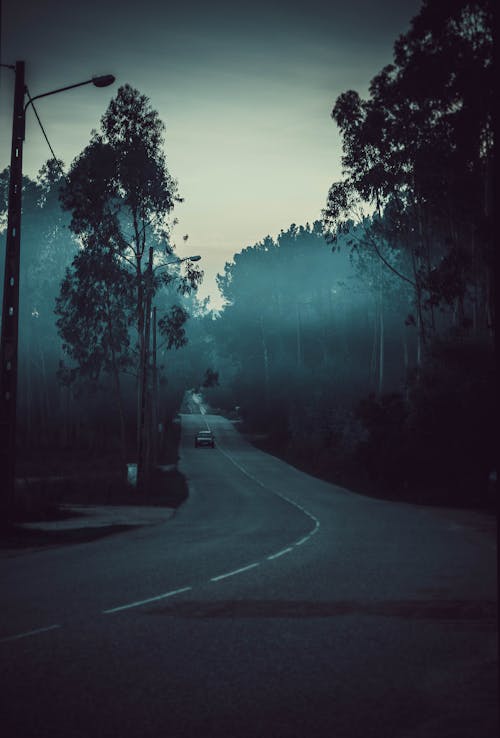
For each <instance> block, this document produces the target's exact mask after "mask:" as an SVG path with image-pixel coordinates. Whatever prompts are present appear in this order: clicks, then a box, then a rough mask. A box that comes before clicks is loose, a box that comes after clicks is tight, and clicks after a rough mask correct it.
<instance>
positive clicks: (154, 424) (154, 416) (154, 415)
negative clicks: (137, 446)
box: [151, 305, 159, 467]
mask: <svg viewBox="0 0 500 738" xmlns="http://www.w3.org/2000/svg"><path fill="white" fill-rule="evenodd" d="M151 379H152V383H153V386H152V389H151V433H152V457H153V467H156V464H157V463H158V418H159V412H158V365H157V359H156V305H155V306H154V307H153V367H152V377H151Z"/></svg>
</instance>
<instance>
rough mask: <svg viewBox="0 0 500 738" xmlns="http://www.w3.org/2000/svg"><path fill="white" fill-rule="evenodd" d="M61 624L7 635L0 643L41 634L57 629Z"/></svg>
mask: <svg viewBox="0 0 500 738" xmlns="http://www.w3.org/2000/svg"><path fill="white" fill-rule="evenodd" d="M60 627H61V626H60V625H49V626H47V628H37V629H36V630H28V631H26V633H18V634H17V635H13V636H7V637H6V638H0V643H7V642H8V641H18V640H20V639H21V638H29V637H30V636H34V635H39V634H40V633H46V632H47V631H48V630H56V628H60Z"/></svg>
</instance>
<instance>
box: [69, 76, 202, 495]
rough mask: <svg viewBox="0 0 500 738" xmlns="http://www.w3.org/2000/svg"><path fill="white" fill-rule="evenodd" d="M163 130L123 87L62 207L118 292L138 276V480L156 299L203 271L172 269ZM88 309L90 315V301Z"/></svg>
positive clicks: (78, 165)
mask: <svg viewBox="0 0 500 738" xmlns="http://www.w3.org/2000/svg"><path fill="white" fill-rule="evenodd" d="M164 130H165V126H164V124H163V122H162V121H161V119H160V117H159V115H158V113H157V111H155V110H154V109H153V108H152V107H151V104H150V101H149V99H148V98H147V97H146V96H145V95H143V94H141V93H140V92H139V91H138V90H136V89H134V88H132V87H131V86H130V85H124V86H123V87H120V89H119V90H118V93H117V95H116V97H115V98H114V99H113V100H111V102H110V104H109V106H108V109H107V111H106V112H105V114H104V115H103V117H102V119H101V126H100V130H99V132H97V131H94V132H93V134H92V138H91V141H90V143H89V145H88V146H87V147H86V148H85V150H84V151H83V152H82V153H81V154H80V156H79V157H77V158H76V160H75V161H74V162H73V164H72V166H71V169H70V172H69V174H68V177H67V180H66V183H65V185H64V187H63V188H62V192H61V202H62V204H63V207H64V208H65V209H67V210H69V211H70V212H71V216H72V217H71V229H72V231H73V232H74V233H75V234H76V236H77V237H78V238H79V239H80V242H81V244H82V248H83V250H84V252H87V253H89V254H92V258H94V255H95V254H100V255H101V256H102V259H103V265H104V266H105V267H106V268H107V267H108V266H110V268H111V265H112V269H113V270H117V273H119V274H122V273H123V278H121V277H120V278H118V279H117V282H116V289H117V290H118V291H120V290H121V289H122V286H123V284H124V283H126V284H127V289H128V286H129V284H130V283H129V281H128V280H129V277H131V279H132V282H133V305H130V304H129V303H128V302H127V304H126V305H125V304H122V303H116V305H120V309H123V311H124V313H127V318H126V319H125V318H123V319H122V323H121V324H122V325H125V324H126V323H127V322H128V321H129V320H132V319H133V322H134V325H135V332H136V344H137V345H136V347H135V348H136V352H135V368H136V376H137V464H138V485H139V486H143V482H144V480H145V479H146V477H147V472H148V470H145V469H144V461H145V458H146V440H147V435H148V429H147V427H146V424H147V388H148V371H149V353H150V347H149V343H150V336H151V306H152V299H153V296H154V294H155V293H156V291H157V290H158V289H159V288H160V286H162V285H163V286H170V288H172V285H173V284H175V288H176V289H177V290H178V291H180V292H181V293H182V292H185V291H189V290H191V289H195V288H196V286H197V284H198V282H199V281H200V279H201V276H202V273H201V272H200V271H198V270H197V269H196V268H195V266H194V265H192V264H188V267H187V272H186V274H185V275H184V276H181V275H180V273H179V272H177V271H175V272H174V274H171V273H169V271H168V265H169V263H171V262H172V261H175V259H173V258H172V255H173V249H174V247H173V246H172V244H171V227H172V222H171V219H170V215H171V212H172V210H173V208H174V205H175V203H177V202H181V201H182V200H181V198H180V197H179V195H178V187H177V182H176V180H175V179H174V178H173V177H172V176H171V175H170V173H169V170H168V167H167V161H166V157H165V153H164ZM79 266H80V265H79V264H76V265H75V267H79ZM160 267H167V268H166V269H163V270H161V269H160ZM125 274H127V275H128V276H127V277H125ZM109 288H110V289H111V290H112V289H113V285H112V284H109ZM95 309H97V303H96V304H95ZM87 313H88V320H90V321H91V320H92V319H93V312H92V310H91V306H90V305H89V306H88V310H87ZM185 319H186V315H185V314H183V313H182V314H181V313H180V312H179V311H178V310H176V309H175V308H171V315H170V320H169V317H168V316H162V318H161V320H160V321H159V326H160V329H162V327H163V329H164V330H165V331H169V330H171V329H172V330H174V333H175V331H178V329H179V324H182V322H183V320H185ZM173 343H174V344H175V338H174V339H173ZM146 481H147V479H146Z"/></svg>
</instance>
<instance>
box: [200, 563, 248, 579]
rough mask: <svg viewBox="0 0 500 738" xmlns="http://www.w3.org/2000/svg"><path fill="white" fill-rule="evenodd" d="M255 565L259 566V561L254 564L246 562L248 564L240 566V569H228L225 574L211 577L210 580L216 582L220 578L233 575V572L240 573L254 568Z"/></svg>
mask: <svg viewBox="0 0 500 738" xmlns="http://www.w3.org/2000/svg"><path fill="white" fill-rule="evenodd" d="M256 566H260V562H259V561H257V562H256V563H255V564H248V566H242V567H241V569H235V570H234V571H230V572H228V573H227V574H219V576H218V577H212V578H211V579H210V581H211V582H218V581H220V580H221V579H227V577H234V575H235V574H241V573H242V572H243V571H248V570H249V569H255V567H256Z"/></svg>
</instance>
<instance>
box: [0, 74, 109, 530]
mask: <svg viewBox="0 0 500 738" xmlns="http://www.w3.org/2000/svg"><path fill="white" fill-rule="evenodd" d="M2 66H3V67H8V68H9V69H12V70H13V71H14V73H15V85H14V114H13V121H12V148H11V159H10V180H9V202H8V217H7V238H6V244H5V274H4V288H3V308H2V334H1V346H0V358H1V367H0V480H1V481H2V482H3V484H2V485H1V488H2V492H3V494H2V498H1V500H0V508H1V510H0V514H1V517H0V521H1V523H2V524H5V523H7V522H8V519H9V515H10V512H11V508H12V502H13V498H14V486H15V470H16V405H17V354H18V331H19V271H20V270H19V265H20V248H21V198H22V185H23V181H22V179H23V142H24V138H25V128H26V125H25V124H26V110H27V108H28V106H29V105H31V104H32V103H33V101H34V100H37V99H39V98H41V97H47V96H48V95H55V94H56V93H58V92H64V91H65V90H71V89H72V88H73V87H81V86H82V85H88V84H93V85H95V86H96V87H107V86H108V85H110V84H112V83H113V82H114V81H115V78H114V77H113V76H112V75H105V76H102V77H92V78H91V79H88V80H85V81H84V82H78V83H77V84H74V85H67V86H66V87H59V88H58V89H56V90H51V91H50V92H44V93H43V94H41V95H36V96H35V97H33V98H31V97H30V99H29V100H28V102H27V103H26V104H25V102H24V100H25V96H26V92H27V91H26V85H25V81H24V61H17V62H16V64H15V65H12V64H2Z"/></svg>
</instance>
